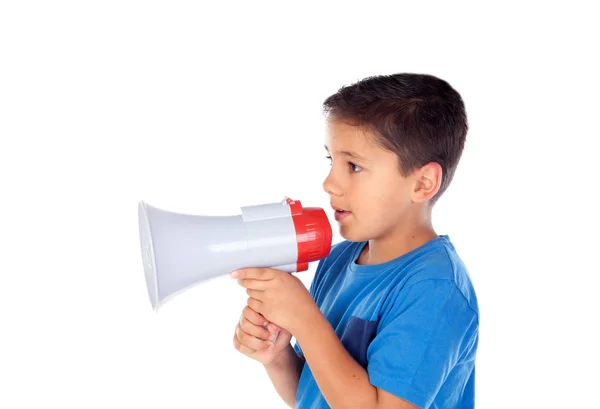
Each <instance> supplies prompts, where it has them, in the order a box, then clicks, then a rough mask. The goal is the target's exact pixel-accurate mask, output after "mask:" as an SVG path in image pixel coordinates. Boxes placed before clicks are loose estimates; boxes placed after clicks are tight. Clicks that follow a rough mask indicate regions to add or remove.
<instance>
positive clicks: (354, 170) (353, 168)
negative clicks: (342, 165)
mask: <svg viewBox="0 0 600 409" xmlns="http://www.w3.org/2000/svg"><path fill="white" fill-rule="evenodd" d="M348 164H349V165H350V169H352V171H353V172H358V171H359V170H361V169H362V168H361V167H360V166H358V165H356V164H354V163H352V162H348ZM357 169H358V170H357Z"/></svg>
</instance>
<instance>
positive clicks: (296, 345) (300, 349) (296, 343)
mask: <svg viewBox="0 0 600 409" xmlns="http://www.w3.org/2000/svg"><path fill="white" fill-rule="evenodd" d="M293 348H294V351H296V354H297V355H298V356H299V357H300V358H302V359H305V358H304V353H303V352H302V348H300V344H298V342H295V343H294V346H293Z"/></svg>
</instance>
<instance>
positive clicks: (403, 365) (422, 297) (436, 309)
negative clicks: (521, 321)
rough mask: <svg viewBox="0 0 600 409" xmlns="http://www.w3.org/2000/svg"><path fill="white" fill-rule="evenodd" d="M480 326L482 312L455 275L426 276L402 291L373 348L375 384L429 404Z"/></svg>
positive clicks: (370, 350) (383, 319)
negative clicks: (451, 277) (470, 302)
mask: <svg viewBox="0 0 600 409" xmlns="http://www.w3.org/2000/svg"><path fill="white" fill-rule="evenodd" d="M477 326H478V317H477V314H476V313H475V312H474V311H473V310H472V309H471V308H470V307H469V305H468V302H467V300H466V299H465V298H464V296H463V295H462V293H461V292H460V291H459V289H458V287H457V286H456V285H455V283H454V282H453V281H451V280H439V279H432V280H424V281H421V282H418V283H416V284H413V285H411V286H410V287H409V288H407V289H404V290H402V291H399V292H398V294H397V296H396V299H395V300H394V301H393V302H392V303H391V306H390V307H389V308H387V309H386V312H385V313H384V314H383V316H382V317H381V318H380V322H379V327H378V332H377V334H376V336H375V338H374V339H373V341H372V342H371V344H370V345H369V348H368V350H367V361H368V367H367V370H368V373H369V379H370V381H371V384H372V385H374V386H376V387H378V388H381V389H383V390H385V391H387V392H389V393H391V394H393V395H396V396H398V397H401V398H403V399H405V400H407V401H409V402H411V403H413V404H414V405H417V406H419V407H420V408H427V407H429V406H430V405H431V403H432V402H433V400H434V398H435V396H436V395H437V393H438V391H439V390H440V387H441V386H442V384H443V383H444V381H445V380H446V378H447V377H448V374H449V373H450V371H451V370H452V369H453V367H454V366H455V365H456V363H457V362H458V361H459V359H460V357H461V356H462V354H463V353H464V351H465V350H466V349H467V348H469V345H470V344H471V340H472V338H473V336H474V333H475V331H476V330H477Z"/></svg>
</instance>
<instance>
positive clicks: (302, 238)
mask: <svg viewBox="0 0 600 409" xmlns="http://www.w3.org/2000/svg"><path fill="white" fill-rule="evenodd" d="M287 203H288V204H289V205H290V209H291V213H292V220H293V221H294V227H295V229H296V242H297V244H298V260H297V264H298V266H297V269H296V271H306V270H307V269H308V263H309V262H311V261H316V260H320V259H322V258H324V257H326V256H328V255H329V252H330V251H331V240H332V232H331V225H330V224H329V220H328V219H327V215H326V214H325V211H324V210H323V209H321V208H318V207H307V208H306V209H303V208H302V203H300V201H299V200H292V199H289V198H288V199H287Z"/></svg>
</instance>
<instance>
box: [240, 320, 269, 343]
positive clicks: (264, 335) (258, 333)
mask: <svg viewBox="0 0 600 409" xmlns="http://www.w3.org/2000/svg"><path fill="white" fill-rule="evenodd" d="M239 326H240V328H241V330H242V331H244V332H245V333H246V334H250V335H252V336H254V337H256V338H258V339H260V340H263V341H273V340H274V339H275V337H274V336H273V335H274V334H273V333H272V332H269V330H267V329H266V328H264V327H262V326H260V325H255V324H253V323H252V322H250V321H248V320H247V319H245V318H242V320H241V322H240V324H239Z"/></svg>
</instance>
